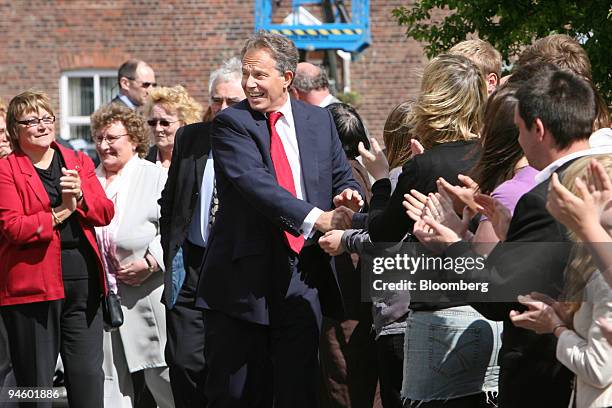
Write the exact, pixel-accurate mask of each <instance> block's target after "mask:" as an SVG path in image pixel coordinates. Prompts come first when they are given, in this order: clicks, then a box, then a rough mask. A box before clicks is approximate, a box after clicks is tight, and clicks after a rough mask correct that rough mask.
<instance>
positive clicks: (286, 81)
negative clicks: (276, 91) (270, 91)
mask: <svg viewBox="0 0 612 408" xmlns="http://www.w3.org/2000/svg"><path fill="white" fill-rule="evenodd" d="M291 82H293V72H291V71H285V74H284V75H283V88H285V89H289V86H291Z"/></svg>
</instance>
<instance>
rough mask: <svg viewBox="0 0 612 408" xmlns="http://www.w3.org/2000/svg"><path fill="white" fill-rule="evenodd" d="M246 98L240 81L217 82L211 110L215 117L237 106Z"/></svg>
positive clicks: (212, 94)
mask: <svg viewBox="0 0 612 408" xmlns="http://www.w3.org/2000/svg"><path fill="white" fill-rule="evenodd" d="M244 98H246V96H245V95H244V90H243V89H242V85H241V84H240V82H238V81H234V80H230V81H228V82H217V83H216V84H215V86H213V89H212V92H211V95H210V108H211V109H212V112H213V115H216V114H217V113H219V112H220V111H222V110H223V109H225V108H227V107H229V106H232V105H235V104H237V103H238V102H240V101H241V100H243V99H244Z"/></svg>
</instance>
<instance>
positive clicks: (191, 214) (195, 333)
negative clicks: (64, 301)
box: [147, 58, 245, 408]
mask: <svg viewBox="0 0 612 408" xmlns="http://www.w3.org/2000/svg"><path fill="white" fill-rule="evenodd" d="M236 62H237V61H236V59H235V58H234V59H232V60H229V61H226V62H225V63H224V64H223V66H221V67H220V68H219V69H217V70H215V71H213V72H212V73H211V75H210V90H211V95H215V96H216V97H218V98H221V100H225V99H228V100H233V99H238V100H242V99H244V98H245V96H244V92H243V91H242V87H241V85H240V79H241V77H242V72H241V69H242V66H241V64H238V65H237V64H236ZM211 102H212V99H211ZM226 107H227V104H223V105H222V106H219V107H218V108H217V109H215V110H214V114H216V113H218V112H219V111H220V110H221V109H224V108H226ZM210 127H211V124H210V123H194V124H192V125H187V126H184V127H181V128H180V129H178V130H177V132H176V138H175V142H174V149H173V152H172V161H171V164H170V169H169V171H168V181H167V182H166V186H165V188H164V191H163V192H162V196H161V199H160V200H159V203H160V206H161V218H160V226H161V240H162V248H163V250H164V258H165V259H164V263H165V265H166V273H165V275H164V298H163V302H164V304H165V305H166V325H167V326H166V327H167V331H168V342H167V343H166V363H167V364H168V367H169V368H170V380H171V381H170V382H171V385H172V391H173V396H174V403H175V406H176V407H177V408H190V407H204V406H206V397H205V396H204V382H205V380H206V375H205V374H206V364H205V359H204V342H203V339H204V318H203V315H202V310H201V309H197V308H196V307H195V291H196V285H197V282H198V278H199V273H200V267H201V264H202V259H203V256H204V250H205V247H206V243H207V241H208V235H209V225H210V224H211V223H212V220H211V219H210V215H211V208H212V209H213V212H214V208H215V202H216V201H215V200H216V197H215V195H214V194H213V191H214V168H213V167H214V166H213V158H212V155H210ZM150 155H151V154H149V156H150ZM155 157H156V155H155V156H153V157H151V161H153V162H155ZM147 159H148V160H149V157H147Z"/></svg>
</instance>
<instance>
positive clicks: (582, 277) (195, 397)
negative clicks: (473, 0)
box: [0, 32, 612, 408]
mask: <svg viewBox="0 0 612 408" xmlns="http://www.w3.org/2000/svg"><path fill="white" fill-rule="evenodd" d="M237 51H238V50H237ZM118 88H119V93H118V95H117V96H116V97H115V98H114V99H113V100H112V101H111V102H109V103H108V104H106V105H104V106H102V107H101V108H99V109H98V110H97V111H96V112H94V113H93V114H92V116H91V138H92V141H93V142H94V144H95V148H96V153H97V160H96V162H97V163H99V164H97V166H96V165H94V162H93V161H92V159H91V158H89V157H88V156H86V155H85V154H84V153H82V152H77V151H74V150H72V149H70V148H68V147H66V146H65V144H66V143H65V141H62V140H61V138H59V137H56V133H55V121H56V117H55V114H54V110H53V107H52V105H51V102H50V99H49V97H48V96H47V95H46V94H45V93H44V92H41V91H35V90H29V91H25V92H23V93H21V94H19V95H17V96H15V97H13V98H12V99H11V100H10V102H9V104H8V107H5V106H4V105H3V104H1V103H0V197H1V199H0V315H1V316H2V320H1V321H0V323H1V324H0V377H1V378H0V382H3V383H4V387H5V389H6V388H7V387H13V388H14V387H42V388H44V389H50V387H52V386H53V383H54V373H55V372H56V369H57V366H58V356H59V357H61V358H60V361H61V366H62V370H63V373H64V383H65V386H66V390H67V396H68V403H69V405H70V406H71V407H103V406H107V407H137V408H145V407H155V406H157V407H161V408H171V407H185V408H186V407H189V408H191V407H211V408H226V407H245V408H254V407H262V408H263V407H272V406H274V407H280V408H294V407H305V408H314V407H325V408H328V407H329V408H332V407H347V408H348V407H364V408H366V407H367V408H374V407H376V408H379V407H383V408H397V407H416V406H419V407H427V408H435V407H443V408H448V407H450V408H453V407H494V406H499V407H501V408H513V407H516V408H519V407H520V408H523V407H568V406H570V407H579V408H583V407H589V408H596V407H609V406H612V255H611V254H612V251H610V246H609V245H610V243H611V242H612V180H611V179H612V131H611V130H610V129H609V128H610V115H609V112H608V108H607V104H606V101H605V100H604V99H603V98H602V97H601V96H600V95H599V94H598V92H597V89H596V87H595V85H594V84H593V83H592V81H591V66H590V62H589V59H588V57H587V55H586V53H585V51H584V50H583V49H582V47H581V46H580V44H579V43H578V42H576V41H575V40H574V39H572V38H570V37H568V36H566V35H551V36H548V37H545V38H542V39H538V40H536V41H535V42H534V43H533V44H532V45H530V46H528V47H527V48H526V49H525V50H523V51H522V53H521V55H520V56H519V58H518V60H517V61H516V63H515V65H514V67H513V69H512V71H511V73H510V74H509V75H506V76H502V58H501V55H500V53H499V52H498V51H497V50H495V48H493V47H492V46H491V45H490V44H489V43H487V42H485V41H482V40H478V39H473V40H466V41H462V42H460V43H458V44H456V45H455V46H454V47H452V48H451V49H450V50H449V51H448V52H447V53H443V54H440V55H438V56H437V57H435V58H433V59H432V60H431V61H429V62H428V63H427V64H426V65H425V67H424V69H423V73H422V78H421V84H420V89H419V91H418V93H417V95H416V96H415V97H414V98H411V99H409V98H406V100H405V101H403V102H402V103H400V104H398V105H397V106H395V107H389V108H390V109H389V115H388V117H387V120H386V122H385V126H384V130H383V133H382V134H383V138H382V142H384V147H385V148H384V149H383V148H382V147H381V145H380V142H381V140H377V139H375V138H371V137H370V134H369V132H368V129H367V127H366V125H365V123H364V121H363V120H362V118H361V117H360V115H359V113H358V110H357V109H356V108H355V107H353V106H350V105H347V104H344V103H342V102H340V101H339V100H338V99H337V98H336V97H335V96H334V95H333V92H332V89H331V88H332V87H331V86H330V83H329V80H328V78H327V74H326V72H325V69H324V68H323V67H321V66H317V65H314V64H311V63H309V62H299V54H298V51H297V49H296V47H295V45H294V44H293V43H292V42H291V41H290V40H288V39H287V38H285V37H283V36H282V35H279V34H271V33H266V32H258V33H256V34H254V35H252V36H251V37H249V38H248V39H247V40H246V42H245V45H244V47H243V49H242V50H241V51H240V58H231V59H229V60H227V61H225V62H224V63H223V64H222V65H221V66H220V67H218V69H216V70H214V71H213V72H212V73H211V75H210V80H209V86H208V94H209V100H208V104H207V109H206V110H204V108H203V106H202V105H201V104H200V103H198V102H197V101H196V100H195V99H194V98H193V97H192V96H190V95H189V94H188V92H187V90H186V89H185V88H184V87H182V86H181V85H176V86H172V87H158V86H157V83H156V79H155V71H154V70H153V68H152V67H151V66H150V65H148V64H147V63H146V62H144V61H140V60H129V61H126V62H125V63H124V64H123V65H121V67H119V69H118ZM408 247H409V248H413V249H414V248H417V249H416V250H417V251H418V256H420V257H431V258H443V259H447V260H455V259H459V258H461V259H464V260H465V259H482V260H484V261H483V263H477V262H473V263H471V264H470V265H472V266H465V265H464V267H463V269H462V270H461V271H446V272H445V273H443V272H442V271H436V275H437V276H441V275H444V279H446V280H450V281H453V280H457V281H458V280H459V279H461V280H462V281H463V280H467V281H470V282H486V283H487V284H488V285H489V286H490V290H489V291H488V292H487V293H484V294H480V295H479V296H478V297H471V296H469V295H467V294H466V293H463V292H459V293H453V294H448V293H447V294H444V296H440V297H437V298H435V299H431V298H427V299H426V298H419V297H418V296H416V293H414V292H412V293H411V291H410V290H392V291H383V292H375V291H374V292H372V291H371V290H370V289H369V288H368V287H367V285H368V283H369V275H370V274H371V273H372V271H371V269H370V267H369V264H368V262H367V259H371V257H372V254H373V253H380V252H379V251H385V253H386V254H388V255H389V256H393V255H394V254H402V253H405V252H404V251H406V248H408ZM412 255H415V253H412ZM415 256H416V255H415ZM477 266H478V267H477ZM513 289H517V290H518V293H516V294H514V295H512V298H508V295H507V294H508V293H514V292H512V290H513ZM117 298H118V299H120V302H121V305H120V309H119V310H116V309H114V308H113V307H112V301H111V300H112V299H117ZM120 315H122V316H120ZM117 319H119V320H117ZM52 403H53V400H52V399H39V400H38V401H34V402H32V401H22V402H21V404H22V405H23V406H28V407H30V406H40V407H50V406H51V405H52Z"/></svg>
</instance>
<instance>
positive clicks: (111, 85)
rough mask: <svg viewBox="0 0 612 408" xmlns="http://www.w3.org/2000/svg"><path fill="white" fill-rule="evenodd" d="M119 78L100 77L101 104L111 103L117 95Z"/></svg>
mask: <svg viewBox="0 0 612 408" xmlns="http://www.w3.org/2000/svg"><path fill="white" fill-rule="evenodd" d="M117 87H118V86H117V77H100V104H101V105H104V104H107V103H109V102H110V101H111V100H112V99H113V97H114V95H115V94H116V93H117Z"/></svg>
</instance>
